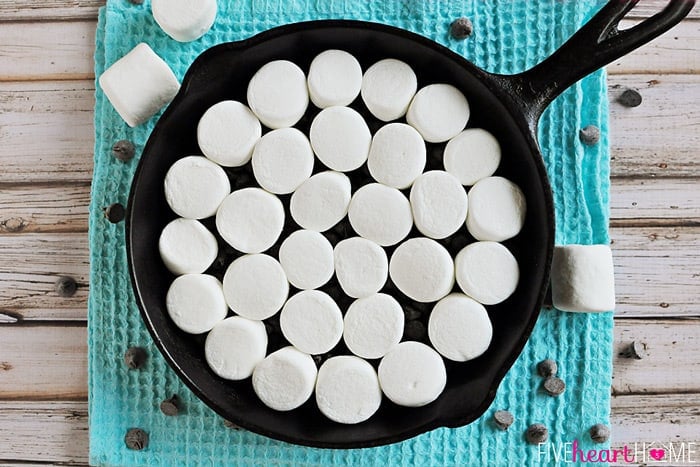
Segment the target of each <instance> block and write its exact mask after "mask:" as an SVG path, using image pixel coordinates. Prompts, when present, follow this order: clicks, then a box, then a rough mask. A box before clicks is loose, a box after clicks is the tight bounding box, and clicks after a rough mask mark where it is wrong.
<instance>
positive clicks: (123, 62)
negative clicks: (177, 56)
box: [99, 42, 180, 127]
mask: <svg viewBox="0 0 700 467" xmlns="http://www.w3.org/2000/svg"><path fill="white" fill-rule="evenodd" d="M99 82H100V87H101V88H102V91H104V93H105V96H107V99H109V102H111V103H112V106H114V110H116V111H117V113H118V114H119V115H120V116H121V118H122V119H123V120H124V121H125V122H126V123H127V125H129V126H130V127H135V126H138V125H141V124H142V123H144V122H145V121H146V120H148V119H149V118H151V117H152V116H153V115H155V114H156V112H158V111H159V110H160V109H161V108H163V106H164V105H166V104H167V103H169V102H170V101H171V100H173V98H174V97H175V95H176V94H177V92H178V91H179V90H180V83H179V82H178V81H177V78H176V77H175V75H174V74H173V72H172V70H171V69H170V67H169V66H168V64H167V63H165V62H164V61H163V59H161V58H160V57H159V56H158V55H156V53H155V52H154V51H153V49H151V48H150V47H149V46H148V44H145V43H143V42H142V43H140V44H139V45H137V46H136V47H134V48H133V50H132V51H131V52H129V53H128V54H126V55H124V56H123V57H122V58H120V59H119V60H117V61H116V62H114V63H113V64H112V65H111V66H110V67H109V68H107V69H106V70H105V71H104V73H102V75H101V76H100V79H99Z"/></svg>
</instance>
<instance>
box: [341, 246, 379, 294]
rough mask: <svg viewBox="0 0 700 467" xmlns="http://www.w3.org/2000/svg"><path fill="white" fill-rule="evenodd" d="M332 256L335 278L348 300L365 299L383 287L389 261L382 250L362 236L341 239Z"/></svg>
mask: <svg viewBox="0 0 700 467" xmlns="http://www.w3.org/2000/svg"><path fill="white" fill-rule="evenodd" d="M333 256H334V258H335V276H336V278H337V279H338V283H339V284H340V287H341V288H342V289H343V292H345V293H346V294H347V295H349V296H350V297H353V298H362V297H368V296H370V295H372V294H375V293H377V292H379V291H380V290H382V288H383V287H384V284H386V279H387V276H388V274H389V261H388V260H387V258H386V252H385V251H384V248H382V247H380V246H379V245H377V244H376V243H374V242H373V241H371V240H367V239H365V238H362V237H353V238H347V239H345V240H341V241H340V242H338V244H337V245H336V246H335V250H334V251H333Z"/></svg>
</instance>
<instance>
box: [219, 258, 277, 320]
mask: <svg viewBox="0 0 700 467" xmlns="http://www.w3.org/2000/svg"><path fill="white" fill-rule="evenodd" d="M288 294H289V283H287V276H286V275H285V274H284V270H283V269H282V266H280V263H278V262H277V260H276V259H274V258H273V257H271V256H268V255H263V254H255V255H245V256H241V257H240V258H237V259H236V260H234V261H233V262H232V263H231V264H230V265H229V267H228V269H226V274H224V297H225V298H226V303H228V306H229V307H231V309H232V310H233V311H234V312H235V313H237V314H239V315H241V316H243V317H244V318H248V319H267V318H269V317H270V316H272V315H274V314H275V313H277V312H278V311H279V310H280V308H282V305H284V302H285V301H286V300H287V296H288Z"/></svg>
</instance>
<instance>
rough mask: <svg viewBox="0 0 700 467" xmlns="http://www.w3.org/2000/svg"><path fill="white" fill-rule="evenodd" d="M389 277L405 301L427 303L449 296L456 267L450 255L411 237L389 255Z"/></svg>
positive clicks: (436, 244)
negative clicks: (404, 296) (408, 299)
mask: <svg viewBox="0 0 700 467" xmlns="http://www.w3.org/2000/svg"><path fill="white" fill-rule="evenodd" d="M389 277H391V280H392V281H393V282H394V284H395V285H396V287H398V289H399V290H400V291H401V292H403V293H404V295H406V296H407V297H408V298H411V299H413V300H415V301H417V302H421V303H428V302H434V301H437V300H440V299H441V298H443V297H444V296H446V295H447V294H448V293H450V291H451V290H452V287H453V286H454V282H455V267H454V262H453V261H452V256H450V253H449V252H448V251H447V250H446V249H445V247H444V246H442V245H440V244H439V243H438V242H436V241H435V240H431V239H429V238H411V239H409V240H406V241H405V242H404V243H402V244H401V245H399V246H398V247H397V248H396V250H394V253H393V254H392V255H391V260H389Z"/></svg>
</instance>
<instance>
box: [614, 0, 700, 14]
mask: <svg viewBox="0 0 700 467" xmlns="http://www.w3.org/2000/svg"><path fill="white" fill-rule="evenodd" d="M670 1H674V0H644V1H643V2H639V3H638V4H637V6H635V7H634V9H633V10H632V11H630V12H629V14H628V17H629V18H648V17H649V16H650V15H653V14H656V13H658V12H659V11H661V10H662V9H663V8H664V7H665V6H666V5H668V3H669V2H670ZM698 10H699V9H698V8H697V7H696V8H693V9H692V10H691V11H690V14H689V15H688V18H700V11H698Z"/></svg>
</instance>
